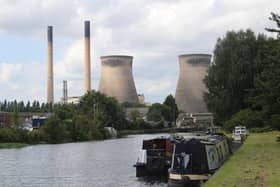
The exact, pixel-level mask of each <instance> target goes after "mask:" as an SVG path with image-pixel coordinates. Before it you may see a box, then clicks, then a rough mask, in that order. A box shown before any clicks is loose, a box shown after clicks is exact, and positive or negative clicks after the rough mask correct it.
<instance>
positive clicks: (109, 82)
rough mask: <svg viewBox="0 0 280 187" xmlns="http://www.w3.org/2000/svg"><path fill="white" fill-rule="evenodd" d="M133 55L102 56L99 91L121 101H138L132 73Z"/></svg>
mask: <svg viewBox="0 0 280 187" xmlns="http://www.w3.org/2000/svg"><path fill="white" fill-rule="evenodd" d="M132 60H133V57H132V56H120V55H114V56H102V57H101V78H100V83H99V91H100V92H101V93H104V94H106V95H108V96H111V97H115V98H116V99H117V100H118V101H119V102H120V103H124V102H130V103H136V102H138V96H137V92H136V88H135V84H134V80H133V75H132Z"/></svg>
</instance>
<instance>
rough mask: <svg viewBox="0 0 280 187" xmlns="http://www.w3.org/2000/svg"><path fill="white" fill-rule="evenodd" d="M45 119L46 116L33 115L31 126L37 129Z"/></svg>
mask: <svg viewBox="0 0 280 187" xmlns="http://www.w3.org/2000/svg"><path fill="white" fill-rule="evenodd" d="M46 121H47V117H40V116H33V117H32V128H33V129H39V128H40V127H41V126H43V125H44V124H45V123H46Z"/></svg>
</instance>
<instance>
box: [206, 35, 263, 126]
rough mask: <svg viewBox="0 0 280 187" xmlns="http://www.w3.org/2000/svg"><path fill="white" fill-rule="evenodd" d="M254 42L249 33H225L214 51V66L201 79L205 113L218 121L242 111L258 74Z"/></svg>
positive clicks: (256, 40) (255, 43) (252, 36)
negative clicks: (203, 89) (204, 86)
mask: <svg viewBox="0 0 280 187" xmlns="http://www.w3.org/2000/svg"><path fill="white" fill-rule="evenodd" d="M259 38H260V39H257V38H256V36H255V34H254V33H253V32H252V31H251V30H246V31H242V30H241V31H239V32H234V31H230V32H227V33H226V36H225V37H224V38H219V39H218V41H217V43H216V46H215V50H214V63H213V65H212V66H210V68H209V71H208V75H207V76H206V77H205V80H204V82H205V85H206V87H207V89H208V92H206V93H205V94H204V98H205V102H206V104H207V107H208V109H209V110H210V111H211V112H213V113H214V114H215V115H216V118H217V119H218V120H222V121H224V120H226V119H228V118H230V117H231V115H232V114H234V113H236V112H237V111H239V110H240V109H241V108H244V107H246V101H247V100H248V96H249V93H250V90H251V89H252V88H253V87H254V79H255V76H256V73H257V71H258V67H257V53H258V45H259V43H260V41H262V40H263V38H262V37H259Z"/></svg>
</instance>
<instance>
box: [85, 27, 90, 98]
mask: <svg viewBox="0 0 280 187" xmlns="http://www.w3.org/2000/svg"><path fill="white" fill-rule="evenodd" d="M89 91H91V74H90V21H85V93H87V92H89Z"/></svg>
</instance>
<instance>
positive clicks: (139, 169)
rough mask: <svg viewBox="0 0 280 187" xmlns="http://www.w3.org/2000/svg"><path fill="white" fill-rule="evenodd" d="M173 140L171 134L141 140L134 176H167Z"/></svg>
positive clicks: (174, 140)
mask: <svg viewBox="0 0 280 187" xmlns="http://www.w3.org/2000/svg"><path fill="white" fill-rule="evenodd" d="M174 142H176V139H175V138H174V137H173V136H170V137H158V138H154V139H149V140H143V144H142V150H141V151H140V154H139V157H138V159H137V162H136V164H135V165H134V167H135V168H136V177H143V176H160V175H166V176H167V175H168V169H169V168H170V166H171V160H172V151H173V144H174Z"/></svg>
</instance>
